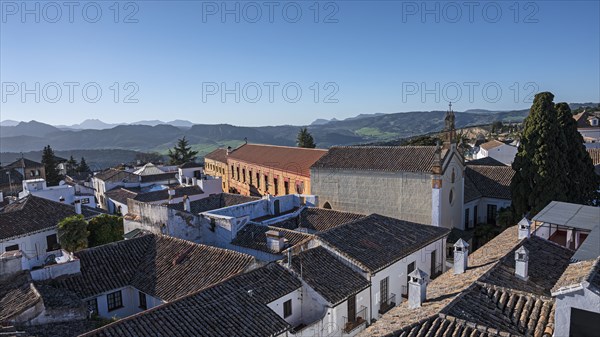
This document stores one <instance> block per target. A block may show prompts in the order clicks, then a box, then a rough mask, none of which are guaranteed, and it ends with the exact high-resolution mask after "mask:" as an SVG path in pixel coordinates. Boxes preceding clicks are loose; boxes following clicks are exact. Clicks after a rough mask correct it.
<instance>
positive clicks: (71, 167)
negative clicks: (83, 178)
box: [67, 156, 78, 175]
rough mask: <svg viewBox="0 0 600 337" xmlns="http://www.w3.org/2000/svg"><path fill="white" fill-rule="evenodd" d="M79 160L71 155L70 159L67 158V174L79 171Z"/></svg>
mask: <svg viewBox="0 0 600 337" xmlns="http://www.w3.org/2000/svg"><path fill="white" fill-rule="evenodd" d="M77 166H78V164H77V160H75V158H73V156H71V157H70V158H69V160H67V174H69V175H70V174H75V173H76V172H77Z"/></svg>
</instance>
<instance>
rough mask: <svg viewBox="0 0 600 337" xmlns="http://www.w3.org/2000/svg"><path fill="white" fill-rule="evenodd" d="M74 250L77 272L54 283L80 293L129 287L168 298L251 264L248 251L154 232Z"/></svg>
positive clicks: (87, 294) (248, 266) (238, 271)
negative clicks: (216, 246)
mask: <svg viewBox="0 0 600 337" xmlns="http://www.w3.org/2000/svg"><path fill="white" fill-rule="evenodd" d="M75 255H76V256H77V257H78V258H79V259H80V262H81V273H80V274H78V275H76V276H72V277H67V278H65V279H62V280H60V281H58V287H61V288H66V289H69V290H72V291H74V292H75V293H77V294H78V295H79V296H80V297H81V298H88V297H91V296H94V295H97V294H99V293H102V292H105V291H109V290H113V289H118V288H121V287H125V286H132V287H134V288H136V289H138V290H140V291H142V292H144V293H146V294H148V295H151V296H154V297H157V298H160V299H162V300H165V301H172V300H174V299H176V298H178V297H181V296H185V295H188V294H190V293H192V292H195V291H198V290H200V289H203V288H206V287H208V286H211V285H213V284H216V283H218V282H221V281H223V280H225V279H227V278H229V277H231V276H233V275H236V274H239V273H242V272H244V271H245V270H247V269H248V268H250V267H252V265H253V264H254V259H253V258H252V257H251V256H249V255H246V254H241V253H237V252H233V251H230V250H226V249H221V248H215V247H210V246H205V245H200V244H195V243H192V242H189V241H185V240H181V239H176V238H172V237H168V236H163V235H155V234H150V235H145V236H142V237H138V238H135V239H130V240H125V241H119V242H115V243H110V244H107V245H103V246H99V247H94V248H90V249H84V250H81V251H79V252H77V253H75Z"/></svg>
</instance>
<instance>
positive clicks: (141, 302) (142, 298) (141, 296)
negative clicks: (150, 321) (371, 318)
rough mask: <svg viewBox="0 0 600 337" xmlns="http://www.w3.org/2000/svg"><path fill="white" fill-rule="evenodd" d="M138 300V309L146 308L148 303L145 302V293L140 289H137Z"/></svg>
mask: <svg viewBox="0 0 600 337" xmlns="http://www.w3.org/2000/svg"><path fill="white" fill-rule="evenodd" d="M138 301H139V303H138V304H139V305H138V307H139V308H140V309H144V310H146V309H148V305H147V304H146V294H144V293H143V292H141V291H138Z"/></svg>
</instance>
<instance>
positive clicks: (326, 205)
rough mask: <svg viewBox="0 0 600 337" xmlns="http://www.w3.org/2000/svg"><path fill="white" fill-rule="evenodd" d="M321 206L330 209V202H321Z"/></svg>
mask: <svg viewBox="0 0 600 337" xmlns="http://www.w3.org/2000/svg"><path fill="white" fill-rule="evenodd" d="M323 208H325V209H332V208H331V204H330V203H329V201H327V202H325V204H323Z"/></svg>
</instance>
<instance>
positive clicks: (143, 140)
mask: <svg viewBox="0 0 600 337" xmlns="http://www.w3.org/2000/svg"><path fill="white" fill-rule="evenodd" d="M592 104H595V103H585V105H592ZM578 106H580V104H573V105H572V107H573V108H576V107H578ZM528 112H529V110H528V109H523V110H514V111H489V110H481V109H477V110H468V111H464V112H455V115H456V126H457V128H462V127H467V126H475V125H486V124H491V123H492V122H494V121H503V122H520V121H522V120H523V119H524V118H525V117H526V116H527V114H528ZM445 114H446V112H445V111H412V112H402V113H389V114H381V113H376V114H361V115H358V116H356V117H351V118H347V119H345V120H335V119H334V120H317V121H315V122H313V123H312V124H310V125H308V126H307V128H308V130H309V131H310V132H311V134H312V135H313V137H314V139H315V141H316V143H317V146H318V147H320V148H327V147H330V146H332V145H350V144H364V143H371V142H382V141H390V140H396V139H400V138H408V137H413V136H417V135H422V134H427V133H431V132H436V131H440V130H442V129H443V127H444V116H445ZM107 125H108V126H111V124H107V123H103V122H102V121H99V120H87V121H84V122H83V123H80V124H76V125H71V126H69V127H65V126H61V125H57V126H53V125H49V124H44V123H40V122H36V121H30V122H18V123H16V124H15V123H14V121H8V122H7V121H4V122H2V124H1V125H0V152H2V153H7V152H12V153H19V152H28V151H39V150H41V149H42V148H43V147H44V146H46V145H51V146H52V148H53V149H54V150H55V151H72V150H106V149H120V150H131V151H141V152H159V153H162V154H165V153H166V152H167V150H168V149H169V148H171V147H173V146H174V145H175V143H176V142H177V139H179V138H181V137H184V136H185V137H186V139H188V140H189V142H190V144H191V145H192V146H193V148H194V149H195V150H197V151H199V155H201V156H202V155H204V154H206V153H208V152H210V151H212V150H213V149H215V148H217V147H219V146H238V145H239V144H241V143H242V142H244V140H247V141H248V142H252V143H264V144H273V145H287V146H294V145H295V143H296V135H297V133H298V130H299V129H300V127H301V126H294V125H279V126H258V127H246V126H234V125H229V124H217V125H207V124H192V123H191V122H188V121H172V122H168V123H163V122H161V121H142V122H139V123H131V124H123V125H114V126H111V127H107ZM80 128H81V129H80ZM0 155H1V154H0ZM0 161H2V158H0Z"/></svg>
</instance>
